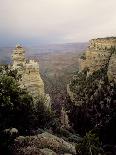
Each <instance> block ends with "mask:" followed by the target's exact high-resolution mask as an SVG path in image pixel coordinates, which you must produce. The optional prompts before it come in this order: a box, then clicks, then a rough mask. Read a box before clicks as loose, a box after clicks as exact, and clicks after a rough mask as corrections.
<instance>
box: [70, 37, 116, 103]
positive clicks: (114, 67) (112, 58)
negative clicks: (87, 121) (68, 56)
mask: <svg viewBox="0 0 116 155" xmlns="http://www.w3.org/2000/svg"><path fill="white" fill-rule="evenodd" d="M79 61H80V70H79V73H78V75H75V76H74V77H73V80H72V81H71V82H70V84H68V86H67V92H68V94H69V96H70V98H71V100H72V101H74V100H75V98H78V95H77V94H78V91H81V88H80V86H79V85H81V87H83V85H84V82H85V81H86V82H88V81H90V80H91V82H94V81H95V80H96V79H97V80H98V79H99V80H98V81H97V82H98V83H99V82H100V81H102V80H101V79H103V78H101V77H100V76H101V73H102V72H104V73H105V74H106V75H107V77H108V80H109V82H110V81H115V82H116V38H115V37H110V38H98V39H92V40H91V41H90V42H89V46H88V48H87V50H86V51H85V53H84V54H83V55H82V56H81V57H80V60H79ZM85 72H86V73H85ZM86 74H87V75H86ZM95 74H99V75H98V76H96V79H94V80H92V79H91V77H94V78H95ZM105 74H104V75H105ZM100 78H101V79H100ZM80 81H81V82H80ZM102 82H103V81H102ZM102 82H101V83H102ZM76 83H78V84H79V85H78V84H76ZM82 83H83V84H82ZM85 87H86V84H85ZM98 87H99V86H98ZM79 89H80V90H79ZM82 91H83V90H82ZM85 96H86V95H85ZM76 100H78V99H76ZM80 102H81V101H80Z"/></svg>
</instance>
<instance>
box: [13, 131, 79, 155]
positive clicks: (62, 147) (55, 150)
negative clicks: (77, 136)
mask: <svg viewBox="0 0 116 155" xmlns="http://www.w3.org/2000/svg"><path fill="white" fill-rule="evenodd" d="M12 150H13V154H14V155H66V154H69V155H75V154H76V150H75V145H74V144H71V143H69V142H66V141H64V140H63V139H62V138H59V137H57V136H55V135H52V134H50V133H48V132H44V133H42V134H38V135H37V136H27V137H23V136H19V137H17V138H16V139H15V142H14V145H13V146H12Z"/></svg>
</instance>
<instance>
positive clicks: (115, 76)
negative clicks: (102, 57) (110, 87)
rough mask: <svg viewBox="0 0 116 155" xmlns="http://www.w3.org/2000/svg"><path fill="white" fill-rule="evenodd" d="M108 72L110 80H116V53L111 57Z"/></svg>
mask: <svg viewBox="0 0 116 155" xmlns="http://www.w3.org/2000/svg"><path fill="white" fill-rule="evenodd" d="M107 74H108V78H109V80H110V81H112V80H114V81H115V82H116V53H115V54H112V56H111V58H110V61H109V66H108V73H107Z"/></svg>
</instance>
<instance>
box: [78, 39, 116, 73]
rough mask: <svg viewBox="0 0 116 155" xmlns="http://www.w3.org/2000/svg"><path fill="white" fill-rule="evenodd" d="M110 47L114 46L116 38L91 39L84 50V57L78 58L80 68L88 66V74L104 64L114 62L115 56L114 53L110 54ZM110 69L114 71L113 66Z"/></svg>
mask: <svg viewBox="0 0 116 155" xmlns="http://www.w3.org/2000/svg"><path fill="white" fill-rule="evenodd" d="M112 47H116V38H101V39H100V38H99V39H92V40H91V41H90V43H89V46H88V49H87V50H86V52H85V59H80V70H83V69H84V68H88V69H89V74H92V73H93V72H94V71H96V70H99V69H100V68H103V67H105V66H106V65H110V66H111V65H112V64H115V58H113V57H115V55H116V53H115V54H113V56H112V52H111V48H112ZM111 68H112V67H111ZM109 69H110V68H109ZM112 71H113V72H114V69H113V68H112V69H111V72H112ZM109 74H110V73H109Z"/></svg>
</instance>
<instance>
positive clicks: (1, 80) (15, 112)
mask: <svg viewBox="0 0 116 155" xmlns="http://www.w3.org/2000/svg"><path fill="white" fill-rule="evenodd" d="M17 78H19V77H18V75H17V72H16V71H15V70H14V71H11V70H9V69H8V66H1V68H0V149H2V147H7V144H8V143H7V142H8V141H10V140H11V139H12V138H10V137H9V136H6V135H4V131H7V130H6V129H12V128H16V129H18V132H19V134H21V135H30V134H32V133H33V131H35V130H37V129H38V128H42V129H45V128H48V129H49V127H53V128H56V126H55V125H56V124H55V115H54V114H53V113H52V112H50V111H48V110H47V109H46V107H45V106H44V103H43V102H44V100H43V101H40V100H38V101H36V104H35V102H34V101H33V98H32V96H30V95H29V94H28V93H27V92H26V90H23V89H21V88H20V87H19V85H18V83H17V80H18V79H17ZM48 122H49V123H48ZM5 138H6V139H5ZM9 138H10V139H9ZM14 138H15V137H14ZM5 144H6V145H5Z"/></svg>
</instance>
